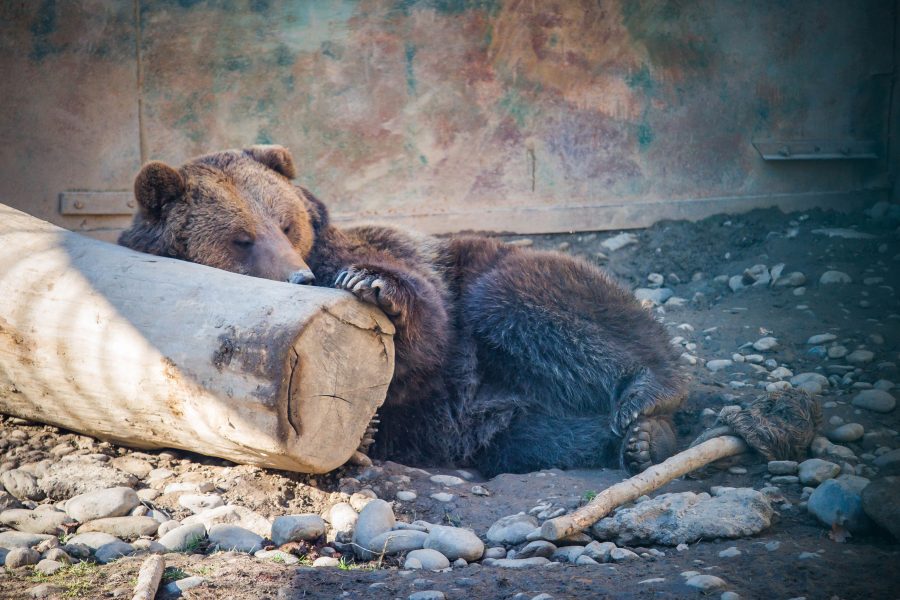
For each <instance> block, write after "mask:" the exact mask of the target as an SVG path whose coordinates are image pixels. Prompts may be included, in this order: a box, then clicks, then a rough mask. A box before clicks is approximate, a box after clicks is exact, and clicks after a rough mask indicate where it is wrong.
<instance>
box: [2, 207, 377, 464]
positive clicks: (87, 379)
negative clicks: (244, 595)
mask: <svg viewBox="0 0 900 600" xmlns="http://www.w3.org/2000/svg"><path fill="white" fill-rule="evenodd" d="M393 331H394V329H393V325H392V324H391V322H390V321H389V320H388V319H387V317H386V316H385V315H384V314H383V313H381V311H379V310H377V309H375V308H373V307H371V306H369V305H366V304H363V303H361V302H359V301H358V300H356V298H354V297H353V296H352V295H351V294H349V293H347V292H340V291H337V290H331V289H327V288H322V287H311V286H301V285H291V284H289V283H281V282H277V281H268V280H265V279H258V278H255V277H246V276H244V275H238V274H236V273H228V272H226V271H220V270H218V269H212V268H209V267H204V266H201V265H196V264H192V263H188V262H184V261H180V260H173V259H171V258H163V257H159V256H150V255H148V254H141V253H139V252H134V251H132V250H129V249H127V248H122V247H120V246H115V245H112V244H108V243H105V242H99V241H96V240H91V239H89V238H86V237H84V236H81V235H78V234H76V233H72V232H70V231H65V230H64V229H60V228H59V227H55V226H53V225H51V224H49V223H45V222H43V221H41V220H39V219H35V218H34V217H31V216H28V215H26V214H25V213H22V212H19V211H17V210H13V209H11V208H9V207H7V206H3V205H2V204H0V412H2V413H6V414H10V415H15V416H17V417H21V418H23V419H29V420H32V421H40V422H42V423H50V424H53V425H57V426H59V427H64V428H66V429H71V430H73V431H78V432H80V433H84V434H87V435H90V436H93V437H98V438H101V439H106V440H110V441H113V442H116V443H120V444H123V445H126V446H133V447H138V448H184V449H187V450H191V451H193V452H199V453H202V454H207V455H211V456H218V457H221V458H227V459H229V460H233V461H235V462H239V463H245V464H247V463H249V464H256V465H260V466H264V467H274V468H277V469H287V470H291V471H302V472H306V473H325V472H327V471H331V470H332V469H335V468H337V467H339V466H340V465H342V464H344V462H346V461H347V459H348V458H350V457H351V456H352V455H353V453H354V451H355V450H356V449H357V447H358V446H359V443H360V439H361V438H362V436H363V434H364V433H365V432H366V431H367V427H368V425H369V420H370V419H371V418H372V416H373V415H374V414H375V411H376V410H377V409H378V407H379V406H380V405H381V403H382V402H383V401H384V398H385V395H386V393H387V387H388V384H389V383H390V381H391V376H392V374H393V369H394V347H393V337H392V335H391V334H392V333H393Z"/></svg>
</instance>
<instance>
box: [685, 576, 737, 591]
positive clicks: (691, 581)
mask: <svg viewBox="0 0 900 600" xmlns="http://www.w3.org/2000/svg"><path fill="white" fill-rule="evenodd" d="M684 583H685V584H686V585H688V586H690V587H692V588H696V589H698V590H700V591H701V592H713V591H716V590H721V589H722V588H724V587H725V586H726V585H728V584H727V583H725V581H724V580H722V579H720V578H719V577H716V576H715V575H694V576H692V577H689V578H688V579H687V581H685V582H684Z"/></svg>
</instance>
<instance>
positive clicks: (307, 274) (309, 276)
mask: <svg viewBox="0 0 900 600" xmlns="http://www.w3.org/2000/svg"><path fill="white" fill-rule="evenodd" d="M287 280H288V283H296V284H298V285H309V284H311V283H313V282H314V281H315V280H316V276H315V275H313V272H312V271H310V270H309V269H300V270H299V271H294V272H293V273H291V274H290V275H289V276H288V279H287Z"/></svg>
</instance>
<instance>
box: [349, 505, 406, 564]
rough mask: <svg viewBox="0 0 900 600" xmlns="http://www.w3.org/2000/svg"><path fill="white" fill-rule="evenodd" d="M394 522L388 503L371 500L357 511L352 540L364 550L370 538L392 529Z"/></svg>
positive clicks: (392, 512)
mask: <svg viewBox="0 0 900 600" xmlns="http://www.w3.org/2000/svg"><path fill="white" fill-rule="evenodd" d="M396 522H397V520H396V518H395V517H394V511H393V509H392V508H391V505H390V503H388V502H385V501H384V500H372V501H371V502H369V503H368V504H367V505H366V506H365V507H364V508H363V509H362V511H360V513H359V520H358V521H357V522H356V528H355V530H354V532H353V542H354V543H355V544H357V545H358V546H360V547H362V548H363V550H362V551H363V552H366V550H365V549H366V548H368V547H369V544H370V542H371V540H372V539H373V538H375V537H376V536H378V535H381V534H382V533H385V532H387V531H390V530H391V529H393V528H394V524H395V523H396Z"/></svg>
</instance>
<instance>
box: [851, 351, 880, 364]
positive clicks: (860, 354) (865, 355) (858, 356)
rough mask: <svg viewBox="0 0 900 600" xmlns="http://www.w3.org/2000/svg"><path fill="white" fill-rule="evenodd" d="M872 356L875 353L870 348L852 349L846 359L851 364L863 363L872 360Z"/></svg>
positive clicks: (873, 356)
mask: <svg viewBox="0 0 900 600" xmlns="http://www.w3.org/2000/svg"><path fill="white" fill-rule="evenodd" d="M874 358H875V353H874V352H872V351H871V350H854V351H853V352H851V353H850V354H848V355H847V359H846V360H847V362H848V363H850V364H851V365H864V364H866V363H870V362H872V359H874Z"/></svg>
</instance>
